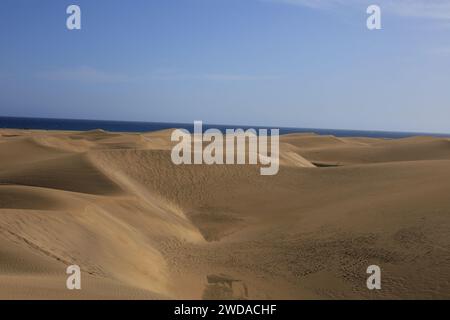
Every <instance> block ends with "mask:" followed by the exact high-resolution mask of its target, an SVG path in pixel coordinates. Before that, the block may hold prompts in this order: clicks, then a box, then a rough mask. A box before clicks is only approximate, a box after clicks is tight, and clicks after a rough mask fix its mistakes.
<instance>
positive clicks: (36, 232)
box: [0, 129, 450, 299]
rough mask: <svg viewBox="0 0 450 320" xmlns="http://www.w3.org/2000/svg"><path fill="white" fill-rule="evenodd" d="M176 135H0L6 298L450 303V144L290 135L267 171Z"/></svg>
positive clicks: (1, 262)
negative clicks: (377, 285)
mask: <svg viewBox="0 0 450 320" xmlns="http://www.w3.org/2000/svg"><path fill="white" fill-rule="evenodd" d="M170 133H171V130H164V131H159V132H151V133H142V134H138V133H111V132H106V131H103V130H93V131H88V132H69V131H45V130H8V129H2V130H0V239H1V241H0V284H1V288H0V298H1V299H15V298H22V299H31V298H34V299H183V298H184V299H202V298H211V297H219V298H220V297H221V298H248V299H314V298H319V299H339V298H348V299H364V298H368V299H381V298H393V299H396V298H425V299H430V298H440V299H443V298H447V299H448V298H450V234H449V232H448V230H450V216H449V215H450V197H448V192H449V190H450V139H447V138H432V137H411V138H404V139H396V140H389V139H374V138H337V137H333V136H319V135H315V134H289V135H283V136H281V137H280V170H279V173H278V174H277V175H275V176H261V175H260V173H259V169H258V167H257V166H250V165H211V166H208V165H180V166H176V165H174V164H173V163H172V162H171V158H170V150H171V147H172V143H171V142H170ZM71 264H78V265H79V266H80V267H81V269H82V290H74V291H69V290H67V289H66V288H65V280H66V274H65V269H66V267H67V266H68V265H71ZM371 264H377V265H379V266H380V267H381V269H382V272H383V273H382V274H383V276H382V290H379V291H369V290H368V289H367V288H366V285H365V283H366V279H367V276H368V275H367V274H366V268H367V266H369V265H371ZM211 275H226V276H228V277H230V279H233V280H236V281H238V282H239V283H243V284H245V288H246V290H241V291H240V292H238V293H236V292H232V293H230V292H224V291H223V288H222V287H221V286H217V285H216V284H214V283H209V282H208V279H217V278H218V277H217V276H211ZM208 276H209V277H208ZM219 279H220V277H219ZM237 286H239V284H237ZM244 291H245V293H243V292H244ZM243 295H244V296H243Z"/></svg>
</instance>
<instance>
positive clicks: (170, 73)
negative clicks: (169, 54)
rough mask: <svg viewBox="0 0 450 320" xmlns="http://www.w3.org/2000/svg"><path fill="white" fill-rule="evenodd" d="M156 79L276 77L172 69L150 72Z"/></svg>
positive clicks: (262, 78) (213, 79)
mask: <svg viewBox="0 0 450 320" xmlns="http://www.w3.org/2000/svg"><path fill="white" fill-rule="evenodd" d="M150 77H151V78H152V79H156V80H209V81H259V80H271V79H276V78H278V77H277V76H274V75H256V74H242V73H180V72H178V71H174V70H159V71H156V72H154V73H153V74H151V76H150Z"/></svg>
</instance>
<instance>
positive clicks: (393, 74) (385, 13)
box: [0, 0, 450, 132]
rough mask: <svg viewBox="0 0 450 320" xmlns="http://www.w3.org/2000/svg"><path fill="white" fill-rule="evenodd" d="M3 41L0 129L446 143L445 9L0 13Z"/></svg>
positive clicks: (16, 4) (306, 1)
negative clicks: (21, 126) (315, 134)
mask: <svg viewBox="0 0 450 320" xmlns="http://www.w3.org/2000/svg"><path fill="white" fill-rule="evenodd" d="M373 3H375V4H378V5H380V7H381V9H382V27H383V29H382V30H376V31H369V30H368V29H367V28H366V19H367V16H368V15H367V14H366V8H367V6H368V5H369V4H373ZM70 4H77V5H79V6H80V7H81V11H82V30H79V31H69V30H67V29H66V18H67V14H66V8H67V6H68V5H70ZM0 41H1V45H0V49H1V50H0V115H3V116H30V117H36V116H40V117H57V118H82V119H111V120H138V121H164V122H192V121H194V120H203V121H204V122H209V123H219V124H249V125H263V126H264V125H266V126H294V127H314V128H341V129H366V130H396V131H426V132H450V121H449V119H450V89H449V88H450V1H444V0H396V1H390V0H378V1H377V0H373V1H366V0H345V1H344V0H130V1H121V0H95V1H92V0H71V1H65V0H39V1H37V0H35V1H33V0H2V1H1V2H0Z"/></svg>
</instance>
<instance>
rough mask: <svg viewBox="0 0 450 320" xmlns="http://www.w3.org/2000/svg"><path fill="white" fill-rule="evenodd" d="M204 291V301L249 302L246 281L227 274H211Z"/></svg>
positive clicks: (207, 278) (207, 277) (208, 276)
mask: <svg viewBox="0 0 450 320" xmlns="http://www.w3.org/2000/svg"><path fill="white" fill-rule="evenodd" d="M206 280H207V281H208V283H207V285H206V286H205V289H204V290H203V299H204V300H247V299H248V288H247V285H246V284H245V282H244V281H242V280H240V279H235V278H233V277H231V276H229V275H226V274H210V275H207V276H206Z"/></svg>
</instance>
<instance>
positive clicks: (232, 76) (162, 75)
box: [37, 66, 278, 84]
mask: <svg viewBox="0 0 450 320" xmlns="http://www.w3.org/2000/svg"><path fill="white" fill-rule="evenodd" d="M37 77H38V78H39V79H44V80H51V81H75V82H87V83H109V84H111V83H126V82H131V81H133V82H139V81H148V80H185V81H188V80H192V81H196V80H203V81H262V80H270V79H275V78H278V77H276V76H272V75H256V74H255V75H253V74H241V73H208V72H205V73H182V72H179V71H177V70H171V69H160V70H156V71H153V72H150V73H147V74H144V75H139V76H129V75H125V74H118V73H112V72H105V71H100V70H99V69H96V68H92V67H86V66H84V67H76V68H65V69H57V70H51V71H46V72H40V73H38V74H37Z"/></svg>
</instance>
